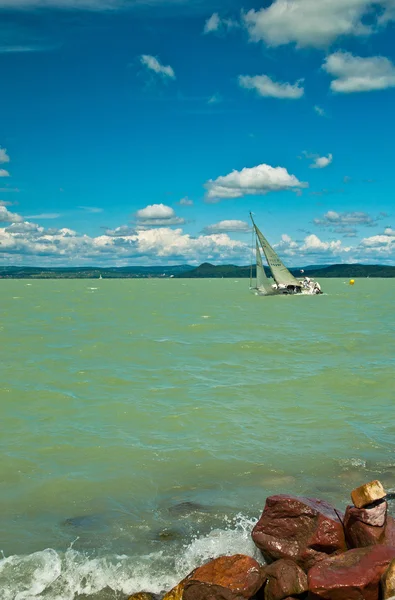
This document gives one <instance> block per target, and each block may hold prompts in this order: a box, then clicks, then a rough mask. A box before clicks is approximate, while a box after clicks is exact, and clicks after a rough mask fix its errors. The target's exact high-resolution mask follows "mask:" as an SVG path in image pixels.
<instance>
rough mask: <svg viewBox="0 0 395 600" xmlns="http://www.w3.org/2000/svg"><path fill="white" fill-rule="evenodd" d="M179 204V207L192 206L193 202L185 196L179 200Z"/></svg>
mask: <svg viewBox="0 0 395 600" xmlns="http://www.w3.org/2000/svg"><path fill="white" fill-rule="evenodd" d="M179 204H180V205H181V206H193V200H191V199H190V198H188V196H185V198H181V200H180V201H179Z"/></svg>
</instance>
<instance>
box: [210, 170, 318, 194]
mask: <svg viewBox="0 0 395 600" xmlns="http://www.w3.org/2000/svg"><path fill="white" fill-rule="evenodd" d="M306 187H308V183H305V182H303V181H299V179H298V178H297V177H295V175H290V174H289V173H288V171H287V169H285V168H284V167H271V166H270V165H265V164H262V165H258V166H257V167H252V168H247V167H245V168H244V169H242V170H241V171H236V170H234V171H232V172H231V173H229V174H228V175H225V176H222V177H218V178H217V179H215V180H212V179H210V180H209V181H207V182H206V183H205V188H206V189H207V193H206V199H207V201H211V202H213V201H214V202H215V201H218V200H219V199H221V198H241V197H243V196H247V195H262V194H267V193H268V192H278V191H284V190H293V191H295V190H297V189H300V188H306Z"/></svg>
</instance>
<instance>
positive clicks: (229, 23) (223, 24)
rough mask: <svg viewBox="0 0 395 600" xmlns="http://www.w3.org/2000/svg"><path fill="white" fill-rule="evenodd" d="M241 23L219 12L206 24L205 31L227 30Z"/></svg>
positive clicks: (205, 32)
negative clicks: (221, 15) (222, 15)
mask: <svg viewBox="0 0 395 600" xmlns="http://www.w3.org/2000/svg"><path fill="white" fill-rule="evenodd" d="M239 26H240V25H239V23H238V22H237V21H235V20H233V19H229V18H223V17H220V16H219V14H218V13H213V14H212V15H211V17H209V18H208V19H207V21H206V22H205V24H204V28H203V33H204V34H207V33H215V32H226V31H229V30H230V29H234V28H235V27H239Z"/></svg>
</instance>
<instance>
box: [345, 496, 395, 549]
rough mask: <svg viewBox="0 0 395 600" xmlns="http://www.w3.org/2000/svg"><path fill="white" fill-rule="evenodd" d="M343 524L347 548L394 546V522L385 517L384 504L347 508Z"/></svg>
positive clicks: (385, 508) (385, 507)
mask: <svg viewBox="0 0 395 600" xmlns="http://www.w3.org/2000/svg"><path fill="white" fill-rule="evenodd" d="M343 523H344V531H345V534H346V541H347V544H348V546H349V548H364V547H366V546H374V545H377V544H383V545H386V546H395V521H394V519H393V518H392V517H390V516H389V515H387V503H386V502H381V503H380V504H378V505H376V506H372V508H355V506H347V509H346V514H345V517H344V522H343ZM380 523H381V525H380Z"/></svg>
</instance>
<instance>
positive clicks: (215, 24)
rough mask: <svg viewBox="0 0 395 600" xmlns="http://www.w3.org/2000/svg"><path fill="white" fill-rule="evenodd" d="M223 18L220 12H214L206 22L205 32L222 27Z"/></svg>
mask: <svg viewBox="0 0 395 600" xmlns="http://www.w3.org/2000/svg"><path fill="white" fill-rule="evenodd" d="M220 24H221V19H220V16H219V14H218V13H213V14H212V15H211V17H210V18H209V19H207V21H206V22H205V24H204V29H203V33H212V32H213V31H218V29H219V28H220Z"/></svg>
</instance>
